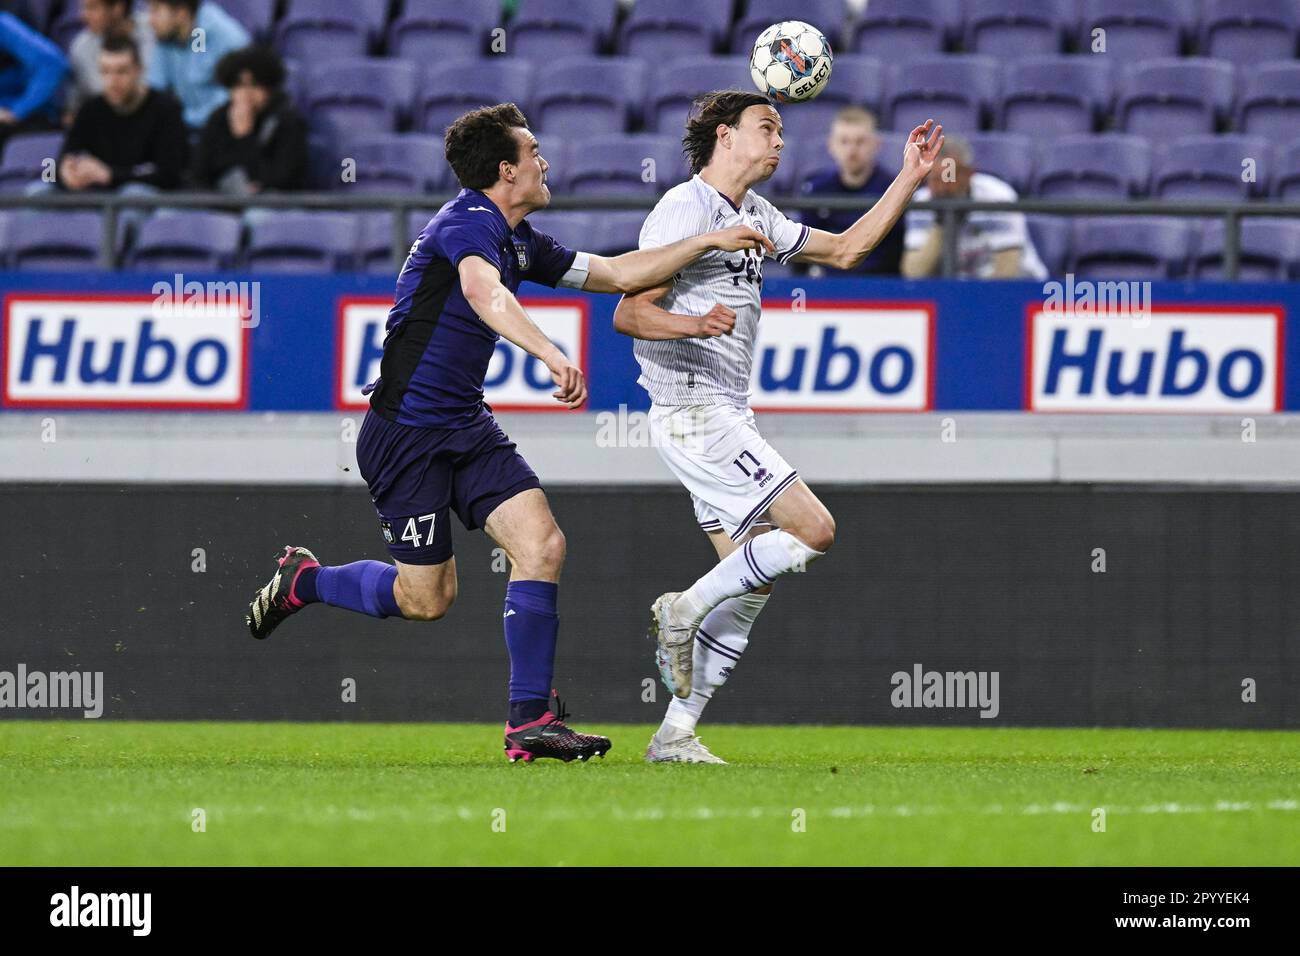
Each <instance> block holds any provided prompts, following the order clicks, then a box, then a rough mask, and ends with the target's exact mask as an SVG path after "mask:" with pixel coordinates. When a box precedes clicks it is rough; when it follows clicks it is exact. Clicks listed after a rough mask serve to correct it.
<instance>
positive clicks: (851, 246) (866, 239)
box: [794, 119, 943, 269]
mask: <svg viewBox="0 0 1300 956" xmlns="http://www.w3.org/2000/svg"><path fill="white" fill-rule="evenodd" d="M942 146H943V127H942V126H935V125H934V120H932V119H929V120H926V121H925V123H924V124H923V125H921V126H918V127H916V129H914V130H912V132H911V133H910V134H909V135H908V137H907V145H906V146H904V147H903V168H902V170H900V171H899V173H898V175H897V176H896V177H895V178H894V181H893V182H892V183H890V184H889V188H888V189H886V190H885V193H884V195H883V196H881V197H880V198H879V199H877V200H876V203H875V205H874V206H872V207H871V208H870V209H868V210H867V211H866V213H865V214H863V216H862V217H861V218H860V219H859V220H858V221H857V222H855V223H854V224H853V225H851V226H849V228H847V229H845V230H844V231H843V232H840V233H835V232H826V231H825V230H823V229H812V230H809V233H808V241H807V243H805V244H804V247H803V249H802V250H801V251H800V253H799V254H798V255H797V256H795V257H794V259H795V261H796V262H815V263H817V264H818V265H823V266H830V267H832V268H834V269H852V268H853V267H854V266H856V265H857V264H858V263H859V262H861V261H862V260H863V259H865V258H866V257H867V254H868V253H870V252H871V250H872V249H874V248H876V246H877V245H879V243H880V241H881V240H882V239H884V238H885V236H886V235H888V233H889V230H890V229H892V228H894V223H896V222H898V219H899V217H900V216H901V215H903V210H905V209H906V208H907V204H908V203H909V202H911V200H912V194H913V193H914V192H916V190H917V189H919V188H920V186H921V184H922V183H923V182H925V177H926V176H928V175H930V170H931V169H933V168H934V163H935V160H936V159H937V158H938V156H939V149H940V148H941V147H942Z"/></svg>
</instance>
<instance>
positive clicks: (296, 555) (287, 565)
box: [244, 545, 320, 641]
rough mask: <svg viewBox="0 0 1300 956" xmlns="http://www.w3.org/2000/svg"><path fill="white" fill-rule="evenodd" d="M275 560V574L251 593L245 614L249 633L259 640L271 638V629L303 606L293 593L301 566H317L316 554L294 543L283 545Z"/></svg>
mask: <svg viewBox="0 0 1300 956" xmlns="http://www.w3.org/2000/svg"><path fill="white" fill-rule="evenodd" d="M278 561H279V565H280V566H279V567H278V568H276V569H275V576H274V577H272V578H271V580H270V581H268V582H267V583H266V584H265V585H264V586H263V587H262V589H261V590H260V591H258V592H257V593H256V594H254V595H253V600H252V601H250V602H249V604H248V613H247V614H245V615H244V623H245V624H247V625H248V630H249V633H251V634H252V635H253V636H254V637H255V638H257V639H258V640H259V641H264V640H266V639H267V638H268V637H270V636H271V632H272V631H274V630H275V629H276V628H277V627H279V626H280V622H281V621H283V620H284V619H285V618H286V617H288V616H289V615H290V614H293V613H294V612H295V611H297V610H298V609H300V608H303V607H306V605H305V604H303V602H302V601H299V600H298V599H297V598H296V597H294V596H293V586H294V583H295V582H297V580H298V575H299V574H300V573H301V572H302V570H303V569H304V568H319V567H320V562H319V561H317V560H316V555H314V554H312V553H311V552H310V551H308V550H307V549H306V548H295V547H294V546H293V545H285V548H284V554H283V555H281V556H280V558H279V559H278Z"/></svg>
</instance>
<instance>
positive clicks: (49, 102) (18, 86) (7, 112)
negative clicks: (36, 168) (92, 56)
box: [0, 11, 68, 148]
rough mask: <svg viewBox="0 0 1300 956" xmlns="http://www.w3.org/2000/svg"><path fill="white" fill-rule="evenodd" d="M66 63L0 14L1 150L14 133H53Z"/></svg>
mask: <svg viewBox="0 0 1300 956" xmlns="http://www.w3.org/2000/svg"><path fill="white" fill-rule="evenodd" d="M67 72H68V61H67V60H66V59H64V56H63V51H61V50H60V49H59V48H58V47H57V46H55V45H54V43H53V42H51V41H50V40H48V39H46V38H45V37H43V36H41V35H40V34H39V33H37V32H36V31H35V30H33V29H32V28H31V27H29V26H28V25H27V24H25V23H23V21H21V20H19V19H18V18H17V17H16V16H14V15H13V14H12V13H9V12H7V11H0V148H3V146H4V142H5V140H6V139H8V138H9V137H10V136H12V135H13V134H14V133H19V132H27V131H30V130H39V129H54V128H55V127H56V126H57V124H58V115H59V114H58V110H57V106H58V99H59V87H60V86H61V85H62V84H63V78H64V76H65V75H66V74H67Z"/></svg>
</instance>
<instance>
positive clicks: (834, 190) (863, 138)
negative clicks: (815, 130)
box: [801, 106, 903, 276]
mask: <svg viewBox="0 0 1300 956" xmlns="http://www.w3.org/2000/svg"><path fill="white" fill-rule="evenodd" d="M826 150H827V152H829V153H830V155H831V159H832V161H833V162H834V164H835V165H834V166H833V167H830V168H827V169H822V170H819V171H818V172H815V173H812V174H811V175H809V176H807V177H805V178H804V181H803V184H802V186H801V189H802V192H803V193H804V195H806V196H857V197H860V198H861V199H862V200H863V205H865V206H870V205H872V204H873V203H874V202H875V200H876V199H878V198H879V197H880V196H881V195H883V194H884V192H885V190H886V189H888V188H889V184H890V183H892V182H893V181H894V173H895V171H894V170H885V169H881V168H880V167H879V166H877V165H876V155H877V153H878V152H879V151H880V137H879V136H878V135H876V118H875V117H874V116H872V115H871V113H870V112H869V111H867V110H864V109H863V108H862V107H860V106H846V107H844V108H843V109H842V110H840V111H839V112H838V113H836V114H835V119H834V121H833V122H832V123H831V129H830V134H829V135H828V136H827V138H826ZM895 158H896V159H899V160H900V161H901V157H895ZM861 214H862V210H861V209H842V210H837V211H831V210H829V209H814V210H811V211H809V212H806V213H804V215H803V217H802V218H803V221H804V222H805V223H807V224H808V225H809V226H812V227H813V228H814V229H825V230H826V231H827V232H843V231H844V230H845V229H847V228H848V227H849V226H851V225H853V223H854V222H856V221H857V219H858V216H860V215H861ZM902 258H903V223H902V222H901V221H900V222H898V223H895V224H894V228H893V229H891V230H889V232H888V233H887V234H886V236H885V238H884V239H882V240H881V241H880V245H878V246H876V248H875V249H873V250H872V251H871V253H870V255H868V256H867V257H866V258H865V259H863V260H862V262H861V263H859V264H858V267H857V268H856V269H852V270H847V271H841V270H839V269H823V267H821V266H813V267H812V269H811V270H810V271H812V272H814V273H815V274H822V273H825V274H827V275H832V276H850V275H890V276H896V275H898V270H899V264H900V262H901V261H902Z"/></svg>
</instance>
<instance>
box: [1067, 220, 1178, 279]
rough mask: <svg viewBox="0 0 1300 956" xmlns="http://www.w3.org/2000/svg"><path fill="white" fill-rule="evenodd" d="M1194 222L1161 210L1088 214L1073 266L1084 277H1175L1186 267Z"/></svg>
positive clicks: (1080, 223) (1076, 237)
mask: <svg viewBox="0 0 1300 956" xmlns="http://www.w3.org/2000/svg"><path fill="white" fill-rule="evenodd" d="M1192 233H1193V227H1192V225H1191V223H1188V222H1185V221H1183V220H1181V219H1174V218H1172V217H1171V218H1161V217H1156V216H1107V217H1094V216H1086V217H1083V218H1081V219H1080V220H1079V221H1078V225H1077V227H1076V229H1075V234H1074V238H1073V242H1072V245H1073V265H1072V271H1073V272H1074V273H1075V275H1077V276H1078V277H1079V278H1082V279H1170V278H1177V277H1179V276H1181V275H1182V274H1183V273H1184V271H1185V270H1186V266H1187V259H1188V256H1189V254H1190V252H1191V241H1192Z"/></svg>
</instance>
